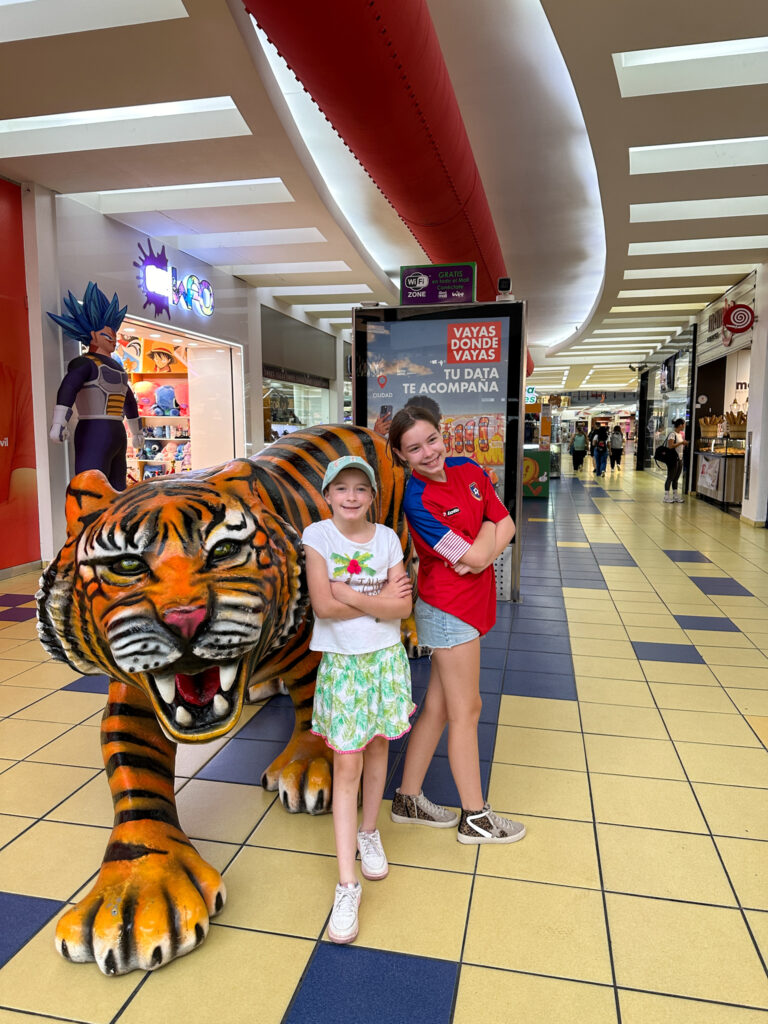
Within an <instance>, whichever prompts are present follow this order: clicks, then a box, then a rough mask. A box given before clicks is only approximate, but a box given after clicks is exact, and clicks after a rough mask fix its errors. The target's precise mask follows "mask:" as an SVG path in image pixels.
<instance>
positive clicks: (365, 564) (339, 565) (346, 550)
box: [301, 519, 403, 654]
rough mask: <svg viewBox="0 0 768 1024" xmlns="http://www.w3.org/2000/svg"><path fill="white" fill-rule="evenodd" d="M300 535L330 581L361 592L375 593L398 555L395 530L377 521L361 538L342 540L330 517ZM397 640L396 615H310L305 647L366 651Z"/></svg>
mask: <svg viewBox="0 0 768 1024" xmlns="http://www.w3.org/2000/svg"><path fill="white" fill-rule="evenodd" d="M301 540H302V543H303V544H305V545H306V546H307V547H310V548H313V549H314V550H315V551H317V552H319V554H321V555H322V556H323V558H324V559H325V564H326V566H327V567H328V579H329V580H331V582H341V583H349V584H350V586H352V587H354V588H355V590H359V591H360V592H361V593H363V594H378V593H380V591H381V589H382V587H383V586H384V584H385V583H386V582H387V575H388V573H389V570H390V569H391V568H392V567H393V566H395V565H397V564H398V563H399V562H402V560H403V549H402V547H401V546H400V541H399V540H398V537H397V534H396V533H395V532H394V531H393V530H390V528H389V527H388V526H382V525H381V523H376V532H375V533H374V535H373V539H372V540H369V541H368V542H366V543H365V544H361V543H354V542H353V541H350V540H347V538H346V537H345V536H344V534H343V533H340V532H339V531H338V530H337V529H336V527H335V526H334V525H333V520H332V519H323V520H322V521H321V522H319V523H310V524H309V526H308V527H307V528H306V530H304V533H303V534H302V535H301ZM399 641H400V619H386V620H382V621H381V622H376V620H375V619H374V618H373V617H372V616H370V615H361V616H360V617H359V618H356V619H342V620H337V619H318V618H315V628H314V630H313V631H312V639H311V641H310V643H309V647H310V650H313V651H332V652H333V653H335V654H368V653H370V652H371V651H380V650H382V649H383V648H384V647H392V645H393V644H396V643H399Z"/></svg>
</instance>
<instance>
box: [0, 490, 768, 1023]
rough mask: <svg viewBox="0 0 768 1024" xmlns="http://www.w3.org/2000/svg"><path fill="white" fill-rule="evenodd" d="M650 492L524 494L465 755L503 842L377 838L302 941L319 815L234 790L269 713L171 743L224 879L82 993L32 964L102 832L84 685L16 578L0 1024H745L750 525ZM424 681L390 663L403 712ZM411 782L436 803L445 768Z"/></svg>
mask: <svg viewBox="0 0 768 1024" xmlns="http://www.w3.org/2000/svg"><path fill="white" fill-rule="evenodd" d="M661 496H662V489H661V483H660V480H659V477H658V475H656V474H653V473H649V472H645V473H637V474H635V473H633V472H631V471H629V472H626V471H625V472H624V473H621V474H618V473H615V474H613V475H610V474H609V476H608V477H606V478H605V479H600V481H596V480H594V479H593V478H592V477H591V476H586V477H585V478H584V479H580V478H576V479H575V478H573V476H566V477H564V478H563V479H562V480H560V481H556V482H553V485H552V490H551V495H550V498H549V499H548V501H542V502H537V501H526V502H525V504H524V522H523V523H522V524H521V526H522V537H523V559H522V564H523V576H522V593H523V601H522V603H521V604H520V605H511V604H503V605H500V610H499V616H498V623H497V625H496V627H495V628H494V629H493V631H492V632H491V633H490V634H489V635H488V636H487V637H485V639H484V640H483V647H482V649H483V655H482V658H483V660H482V681H481V689H482V690H483V697H484V711H483V716H482V724H481V730H480V731H481V758H482V759H483V761H482V764H483V769H484V772H485V775H486V778H489V779H490V799H491V801H492V803H493V806H494V808H495V809H496V810H498V811H499V812H501V813H503V814H509V815H510V816H513V817H515V818H519V819H521V820H522V821H524V822H525V825H526V828H527V830H528V834H527V836H526V838H525V839H524V840H523V841H522V842H520V843H516V844H514V845H513V846H508V847H494V848H491V847H480V848H474V847H466V846H461V845H459V844H458V843H457V842H456V841H455V836H454V834H453V832H452V831H443V830H433V829H426V828H422V829H419V828H413V829H411V828H408V827H405V826H396V825H393V824H392V823H391V822H390V821H389V816H388V810H389V800H390V799H391V796H392V792H393V788H394V785H396V782H397V780H398V779H399V773H400V768H399V760H400V758H401V757H402V750H403V744H402V743H395V744H393V750H392V756H391V769H392V775H393V776H394V780H395V781H390V784H389V787H388V790H387V793H386V794H385V804H384V808H383V810H382V815H381V821H380V826H381V830H382V836H383V840H384V846H385V849H386V850H387V853H388V855H389V859H390V862H391V870H390V874H389V877H388V878H387V879H386V880H385V881H382V882H365V883H364V890H363V902H362V906H361V915H360V934H359V938H358V940H357V941H356V942H355V944H354V945H352V946H347V947H345V946H335V945H332V944H331V943H329V942H327V941H326V940H325V934H324V933H325V928H326V923H327V919H328V914H329V911H330V904H331V898H332V894H333V887H334V884H335V880H336V863H335V859H334V845H333V833H332V823H331V818H330V816H324V817H316V818H310V817H308V816H306V815H298V816H289V815H288V814H287V813H286V812H285V811H284V810H283V808H282V807H281V806H280V804H279V802H278V801H277V799H276V795H275V794H273V793H267V792H265V791H263V790H262V789H261V787H260V786H259V778H260V774H261V771H262V769H263V768H264V766H265V765H266V764H267V763H268V762H269V761H270V760H271V759H272V757H273V756H274V754H275V753H276V752H277V751H278V750H279V749H280V748H281V745H282V743H283V742H284V739H285V738H286V736H287V735H288V733H289V732H290V726H291V719H292V711H291V709H290V708H289V707H288V706H287V704H288V701H287V698H284V697H278V698H274V699H273V700H272V701H271V702H269V703H267V704H265V705H264V706H261V707H256V708H252V709H249V712H248V713H247V714H246V716H244V721H243V722H242V725H241V727H240V729H239V731H238V733H237V735H236V736H235V737H234V738H227V739H225V740H222V741H219V742H216V743H214V744H211V745H209V746H207V747H205V748H189V749H183V750H182V751H181V752H180V755H179V760H178V768H177V776H178V777H177V789H178V798H179V806H180V815H181V820H182V824H183V825H184V826H185V828H186V830H187V832H188V833H189V834H190V836H191V837H192V839H193V841H194V842H195V845H196V846H197V847H198V849H199V850H200V851H201V853H202V854H203V855H204V856H205V857H207V858H208V859H210V860H211V862H212V863H213V864H214V865H216V866H217V867H218V868H219V869H220V870H222V871H223V872H224V877H225V881H226V884H227V889H228V902H227V905H226V907H225V909H224V911H223V913H222V914H221V915H220V916H219V917H218V918H216V920H215V923H214V924H213V925H212V927H211V930H210V932H209V934H208V937H207V939H206V941H205V943H204V944H203V945H202V947H201V948H200V949H198V950H197V951H196V952H194V953H193V954H192V955H191V956H187V957H184V958H182V959H181V960H178V961H176V962H174V963H172V964H170V965H169V966H167V967H164V968H162V969H161V970H160V971H158V972H157V973H154V974H151V975H150V974H146V975H143V974H141V973H139V972H135V973H132V974H129V975H127V976H123V977H118V978H105V977H103V976H102V975H101V974H100V973H99V971H98V970H97V968H96V967H95V966H94V965H73V964H70V963H66V962H65V961H64V960H62V959H61V958H60V957H59V956H58V955H57V954H56V952H55V951H54V948H53V930H54V923H55V920H56V918H57V917H58V916H59V914H60V912H61V910H62V908H64V907H65V906H66V905H67V904H69V903H71V902H72V901H74V900H76V899H77V898H78V895H79V894H80V893H81V892H82V890H83V889H84V887H86V886H87V885H88V884H89V880H90V879H91V878H92V876H93V874H94V873H95V871H96V869H97V867H98V865H99V863H100V860H101V856H102V853H103V849H104V846H105V843H106V839H107V837H108V834H109V828H110V827H111V822H112V809H111V801H110V797H109V792H108V788H107V784H106V781H105V778H104V771H103V768H102V764H101V757H100V752H99V742H98V726H99V719H100V715H101V708H102V705H103V702H104V692H105V681H104V679H103V678H100V677H81V678H77V677H76V674H75V673H74V672H72V671H71V670H70V669H68V668H67V667H66V666H62V665H60V664H56V663H53V662H51V661H49V660H46V658H45V656H44V652H43V651H42V649H41V647H40V646H39V644H38V642H37V640H36V639H35V622H34V602H33V594H34V591H35V589H36V579H35V577H33V576H26V577H17V578H15V579H12V580H5V581H3V582H2V584H0V587H1V588H2V590H3V594H2V595H0V608H1V609H2V610H0V659H2V661H0V715H2V716H3V717H2V719H1V720H0V747H1V749H2V751H3V757H4V760H2V761H0V877H1V878H2V885H1V886H0V888H2V890H4V891H3V892H2V893H1V894H0V900H2V904H0V916H2V918H3V920H5V921H9V920H10V921H12V922H14V924H13V925H12V926H11V927H6V928H5V929H4V930H3V932H2V934H0V963H1V964H2V968H1V969H0V1024H22V1022H23V1024H30V1022H33V1021H43V1020H45V1021H48V1022H51V1021H83V1022H92V1024H109V1022H112V1021H120V1022H121V1024H146V1022H149V1021H162V1020H183V1021H184V1022H185V1024H198V1022H199V1024H209V1022H212V1021H225V1022H227V1024H235V1022H237V1024H239V1022H243V1024H245V1022H248V1024H279V1022H286V1024H287V1022H290V1024H367V1022H376V1024H409V1022H411V1021H414V1022H419V1024H448V1022H449V1021H453V1022H455V1024H474V1022H476V1021H479V1020H482V1021H484V1022H486V1024H507V1022H510V1021H515V1022H516V1024H617V1022H619V1021H620V1022H621V1024H662V1022H664V1024H667V1022H668V1024H758V1022H762V1021H764V1020H765V1019H766V1018H765V1015H764V1011H765V1010H766V1008H768V981H767V980H766V969H765V964H766V960H767V959H768V886H767V885H766V878H767V877H768V751H766V745H768V657H766V654H767V653H768V532H766V530H759V529H752V528H749V527H747V526H743V525H740V523H739V521H738V520H737V519H736V518H734V517H732V516H728V515H725V514H723V513H722V512H721V511H720V510H719V509H718V508H716V507H714V506H712V505H708V504H706V503H704V502H702V501H700V500H696V499H695V498H693V497H690V498H687V499H686V501H685V502H684V503H682V504H671V505H665V504H663V503H662V501H661ZM427 673H428V663H427V661H426V659H422V660H421V661H418V662H415V663H414V664H413V681H414V691H415V694H416V695H417V696H416V699H417V700H418V699H419V697H420V696H421V695H422V694H423V692H424V686H425V682H426V676H427ZM444 743H445V740H443V746H442V750H438V754H441V756H438V757H436V759H435V761H434V762H433V765H432V768H431V769H430V774H429V776H428V777H427V783H426V785H425V790H426V792H427V794H428V795H429V796H430V797H431V798H432V799H433V800H436V801H440V802H446V803H448V804H455V803H456V800H457V796H456V792H455V789H454V788H453V784H452V782H451V779H450V773H449V771H448V765H447V757H446V756H445V749H444Z"/></svg>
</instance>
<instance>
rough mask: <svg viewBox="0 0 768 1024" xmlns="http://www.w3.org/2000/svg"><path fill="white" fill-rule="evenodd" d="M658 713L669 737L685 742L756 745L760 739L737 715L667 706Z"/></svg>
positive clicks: (738, 745)
mask: <svg viewBox="0 0 768 1024" xmlns="http://www.w3.org/2000/svg"><path fill="white" fill-rule="evenodd" d="M661 713H662V715H663V717H664V721H665V722H666V725H667V728H668V729H669V734H670V736H671V737H672V739H673V740H676V741H677V740H683V741H688V742H689V743H716V744H717V743H722V744H725V745H726V746H734V747H759V746H760V741H759V740H758V739H757V737H756V736H755V734H754V733H753V732H752V730H751V729H750V728H749V726H748V725H747V723H746V722H745V721H744V719H743V718H742V717H741V716H740V715H721V714H717V713H715V712H712V711H671V710H667V709H665V710H663V711H662V712H661Z"/></svg>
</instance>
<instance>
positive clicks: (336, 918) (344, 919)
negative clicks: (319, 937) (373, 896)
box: [328, 882, 363, 942]
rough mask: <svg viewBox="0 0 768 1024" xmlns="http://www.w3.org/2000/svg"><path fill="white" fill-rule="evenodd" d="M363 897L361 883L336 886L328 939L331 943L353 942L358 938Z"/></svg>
mask: <svg viewBox="0 0 768 1024" xmlns="http://www.w3.org/2000/svg"><path fill="white" fill-rule="evenodd" d="M362 895H363V887H362V886H361V885H360V883H359V882H355V884H354V885H337V886H336V895H335V896H334V899H333V910H332V911H331V919H330V921H329V922H328V938H329V939H330V940H331V942H352V941H354V939H356V938H357V931H358V925H357V911H358V908H359V906H360V897H361V896H362Z"/></svg>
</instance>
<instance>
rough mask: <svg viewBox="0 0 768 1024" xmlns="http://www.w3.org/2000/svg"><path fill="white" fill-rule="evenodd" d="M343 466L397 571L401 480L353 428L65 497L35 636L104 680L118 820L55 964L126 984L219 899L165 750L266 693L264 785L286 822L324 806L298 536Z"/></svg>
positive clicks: (203, 736) (327, 796) (197, 931)
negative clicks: (382, 528)
mask: <svg viewBox="0 0 768 1024" xmlns="http://www.w3.org/2000/svg"><path fill="white" fill-rule="evenodd" d="M342 455H359V456H362V457H363V458H364V459H365V460H366V461H367V462H369V463H370V465H371V466H373V468H374V470H375V472H376V475H377V478H378V480H379V487H378V491H377V494H376V500H375V503H374V505H373V507H372V515H373V516H374V517H375V519H376V521H377V522H381V523H385V524H386V525H387V526H389V527H390V528H391V529H393V530H394V531H395V533H397V535H398V536H399V537H400V540H401V543H402V545H403V552H404V560H405V562H406V564H408V563H409V562H410V559H411V541H410V538H409V535H408V531H407V527H406V522H405V517H404V515H403V512H402V498H403V491H404V487H405V477H404V473H403V471H402V469H400V468H399V467H397V466H395V465H393V462H392V459H391V458H390V456H389V454H388V452H387V450H386V441H385V440H384V438H383V437H381V436H379V435H378V434H375V433H373V432H372V431H370V430H365V429H363V428H355V427H334V426H326V427H314V428H311V429H308V430H301V431H296V432H295V433H293V434H291V435H289V436H287V437H283V438H281V440H280V441H279V442H276V443H275V444H273V445H271V446H270V447H268V448H266V449H265V450H264V451H262V452H261V453H259V454H258V455H257V456H255V457H254V458H253V459H248V460H246V459H242V460H236V461H233V462H230V463H228V464H227V465H224V466H218V467H215V468H213V469H208V470H203V471H197V472H192V473H184V474H181V475H179V476H166V477H160V478H156V479H154V480H152V481H148V482H146V483H141V484H137V485H136V486H134V487H132V488H130V489H129V490H127V491H123V492H117V491H115V490H113V489H112V487H111V486H110V485H109V483H108V482H107V479H106V477H105V476H103V474H102V473H100V472H98V471H94V470H92V471H88V472H85V473H80V474H79V475H78V476H76V477H75V478H74V479H73V480H72V482H71V483H70V486H69V488H68V491H67V500H66V519H67V539H66V542H65V544H64V547H63V548H62V550H61V551H60V553H59V554H58V556H57V557H56V558H55V559H54V561H53V562H51V563H50V565H49V566H48V568H47V569H46V570H45V572H44V574H43V577H42V579H41V589H40V590H39V592H38V594H37V604H38V632H39V635H40V639H41V641H42V643H43V646H44V647H45V648H46V650H47V651H48V652H49V653H50V654H51V655H52V656H53V657H54V658H55V659H57V660H60V661H65V662H67V663H68V664H69V665H71V666H72V667H74V668H75V669H77V670H78V671H80V672H83V673H86V674H88V673H91V674H93V673H106V674H107V675H108V676H109V679H110V683H109V695H108V698H107V705H106V708H105V710H104V715H103V719H102V724H101V745H102V753H103V758H104V764H105V766H106V774H107V779H108V781H109V787H110V790H111V793H112V801H113V805H114V811H115V817H114V826H113V830H112V833H111V836H110V840H109V843H108V845H107V849H106V853H105V855H104V860H103V863H102V866H101V871H100V873H99V875H98V878H97V880H96V883H95V885H94V886H93V888H92V889H91V891H90V892H89V893H88V895H87V896H85V898H84V899H83V900H81V901H80V903H78V904H77V905H76V906H74V907H72V908H71V909H70V910H68V911H67V912H66V913H65V914H64V915H63V917H62V918H61V919H60V920H59V922H58V925H57V929H56V945H57V948H58V950H59V952H60V953H61V954H62V955H63V956H64V957H65V958H67V959H69V960H72V961H76V962H84V961H90V960H96V962H97V964H98V966H99V968H100V969H101V970H102V971H103V972H104V973H105V974H108V975H112V974H124V973H126V972H128V971H131V970H134V969H140V970H154V969H155V968H157V967H160V966H161V965H163V964H166V963H168V962H169V961H170V960H172V959H174V958H175V957H179V956H182V955H184V954H185V953H188V952H190V951H191V950H192V949H194V948H195V947H196V946H197V945H199V944H200V942H202V940H203V939H204V938H205V936H206V934H207V932H208V927H209V920H210V918H211V917H212V916H214V915H215V914H217V913H218V912H219V911H220V910H221V909H222V907H223V906H224V901H225V899H226V890H225V887H224V882H223V880H222V878H221V876H220V875H219V873H218V871H216V870H215V869H214V868H213V867H212V866H211V865H209V864H207V863H206V862H205V861H204V860H203V859H202V857H200V855H199V854H198V853H197V851H196V850H195V848H194V847H193V846H192V844H191V842H190V841H189V839H188V838H187V836H186V835H185V834H184V832H183V831H182V828H181V826H180V824H179V819H178V815H177V810H176V801H175V798H174V764H175V753H176V744H177V743H203V742H205V741H207V740H212V739H215V738H216V737H220V736H223V735H225V734H227V733H229V732H231V731H232V730H233V729H234V727H235V724H236V723H237V721H238V719H239V717H240V714H241V712H242V710H243V705H244V703H245V702H246V701H247V700H248V699H249V698H250V699H254V698H258V697H261V696H263V695H264V694H265V693H270V692H274V690H275V681H276V680H282V683H283V684H284V685H285V687H286V688H287V690H288V693H289V694H290V696H291V700H292V702H293V706H294V711H295V722H294V729H293V734H292V736H291V738H290V740H289V742H288V745H287V746H286V748H285V750H283V751H282V753H281V754H280V755H279V756H278V757H277V758H275V760H274V761H273V762H272V764H271V765H269V767H268V768H267V769H266V770H265V772H264V774H263V777H262V785H264V786H265V787H266V788H267V789H270V790H275V789H278V790H279V793H280V799H281V801H282V802H283V804H284V805H285V806H286V807H287V809H288V810H289V811H294V812H295V811H300V810H307V811H309V812H310V813H321V812H323V811H326V810H327V809H328V808H329V806H330V801H331V757H332V754H331V752H330V750H329V749H328V748H327V747H326V746H325V744H324V742H323V740H322V739H320V738H319V737H317V736H315V735H314V734H313V733H312V732H311V731H310V724H311V717H312V698H313V694H314V686H315V674H316V670H317V666H318V663H319V661H320V654H319V653H317V652H314V651H310V650H309V640H310V636H311V631H312V621H313V620H312V614H311V608H310V606H309V598H308V593H307V588H306V583H305V576H304V554H303V549H302V545H301V532H302V530H303V529H304V527H305V526H307V525H308V524H309V523H310V522H313V521H316V520H317V519H321V518H327V517H328V516H329V515H330V509H329V507H328V505H327V503H326V501H325V499H324V498H323V495H322V492H321V484H322V480H323V476H324V473H325V469H326V466H327V465H328V463H329V462H331V461H333V460H334V459H337V458H339V457H340V456H342Z"/></svg>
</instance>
